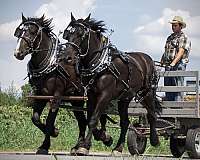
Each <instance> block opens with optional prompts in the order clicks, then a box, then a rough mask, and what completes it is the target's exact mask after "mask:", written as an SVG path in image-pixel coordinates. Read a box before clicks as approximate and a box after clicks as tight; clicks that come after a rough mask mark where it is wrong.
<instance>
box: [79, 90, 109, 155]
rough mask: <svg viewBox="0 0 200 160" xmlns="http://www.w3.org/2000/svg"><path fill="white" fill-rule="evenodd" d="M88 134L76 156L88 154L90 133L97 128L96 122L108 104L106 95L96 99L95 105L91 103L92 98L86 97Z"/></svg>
mask: <svg viewBox="0 0 200 160" xmlns="http://www.w3.org/2000/svg"><path fill="white" fill-rule="evenodd" d="M88 97H89V98H88V99H89V101H88V121H89V123H88V128H89V130H88V133H87V136H86V138H85V141H84V143H83V144H82V145H80V146H79V148H78V150H77V154H80V155H87V154H88V153H89V149H90V146H91V139H92V132H93V130H94V129H96V128H97V125H98V121H99V118H100V116H101V115H102V113H103V112H104V111H105V107H106V106H107V104H108V102H109V100H108V99H109V98H107V94H102V96H100V97H99V98H97V99H98V102H97V103H96V105H95V103H94V102H95V101H93V99H94V97H93V96H91V97H90V96H88Z"/></svg>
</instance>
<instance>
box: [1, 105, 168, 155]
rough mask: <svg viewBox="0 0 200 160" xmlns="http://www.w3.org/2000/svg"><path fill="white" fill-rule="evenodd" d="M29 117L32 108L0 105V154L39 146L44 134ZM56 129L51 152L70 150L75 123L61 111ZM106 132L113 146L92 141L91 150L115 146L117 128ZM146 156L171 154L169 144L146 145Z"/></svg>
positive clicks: (75, 130)
mask: <svg viewBox="0 0 200 160" xmlns="http://www.w3.org/2000/svg"><path fill="white" fill-rule="evenodd" d="M47 110H48V108H46V109H45V112H44V114H43V115H42V117H41V119H42V120H44V119H45V118H46V115H47ZM31 115H32V109H31V108H26V107H22V106H20V105H13V106H9V105H5V106H0V120H1V121H0V133H1V136H0V151H36V149H37V148H38V147H39V146H40V144H41V143H42V141H43V138H44V135H43V133H42V132H41V131H40V130H39V129H38V128H36V127H35V126H34V125H33V124H32V121H31ZM115 118H116V117H115ZM116 119H118V118H116ZM56 126H57V127H58V128H59V130H60V134H59V136H58V137H57V138H51V148H50V149H51V151H70V149H71V147H73V146H74V145H75V143H76V140H77V136H78V127H77V122H76V120H75V119H74V117H73V116H70V115H69V114H68V111H67V110H65V109H60V111H59V113H58V116H57V119H56ZM110 126H112V124H110ZM108 132H109V134H110V135H112V137H113V138H114V144H113V145H112V146H111V147H105V146H104V145H103V143H101V142H97V141H94V140H93V145H92V148H91V150H92V151H107V152H111V151H112V148H113V147H114V146H115V144H116V143H117V139H118V136H119V129H116V128H108ZM125 150H126V151H127V146H125ZM146 153H154V154H158V153H159V154H170V151H169V143H168V141H165V140H162V141H161V145H160V146H159V147H157V148H155V147H151V146H150V145H148V146H147V148H146Z"/></svg>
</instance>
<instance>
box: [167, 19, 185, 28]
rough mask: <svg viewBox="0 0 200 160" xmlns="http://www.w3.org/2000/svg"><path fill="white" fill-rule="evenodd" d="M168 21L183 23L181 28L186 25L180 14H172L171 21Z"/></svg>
mask: <svg viewBox="0 0 200 160" xmlns="http://www.w3.org/2000/svg"><path fill="white" fill-rule="evenodd" d="M169 23H171V24H173V23H180V24H182V25H183V28H185V27H186V23H185V22H184V21H183V18H182V17H181V16H174V18H173V20H172V21H169Z"/></svg>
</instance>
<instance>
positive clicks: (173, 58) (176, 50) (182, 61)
mask: <svg viewBox="0 0 200 160" xmlns="http://www.w3.org/2000/svg"><path fill="white" fill-rule="evenodd" d="M169 23H171V25H172V31H173V33H172V34H171V35H170V36H169V37H168V38H167V41H166V44H165V52H164V54H163V56H162V58H161V65H164V66H165V71H176V70H183V71H184V70H186V65H187V63H188V62H189V59H188V56H189V52H190V48H191V42H190V41H189V39H188V37H187V36H186V35H185V34H184V33H183V32H182V29H183V28H185V27H186V23H185V22H184V21H183V18H182V17H180V16H175V17H174V18H173V20H172V21H170V22H169ZM164 85H165V86H181V85H184V77H165V78H164ZM166 100H167V101H182V100H183V92H182V93H181V92H174V93H172V92H166Z"/></svg>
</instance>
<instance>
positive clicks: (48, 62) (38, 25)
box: [14, 14, 112, 154]
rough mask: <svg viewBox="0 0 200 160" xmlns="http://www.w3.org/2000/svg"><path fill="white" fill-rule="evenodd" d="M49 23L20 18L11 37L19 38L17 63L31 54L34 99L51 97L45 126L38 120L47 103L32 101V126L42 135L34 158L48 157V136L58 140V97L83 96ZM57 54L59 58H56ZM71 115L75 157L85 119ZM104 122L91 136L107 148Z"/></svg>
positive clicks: (78, 103) (80, 103) (108, 140)
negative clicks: (74, 124)
mask: <svg viewBox="0 0 200 160" xmlns="http://www.w3.org/2000/svg"><path fill="white" fill-rule="evenodd" d="M51 21H52V19H45V17H44V15H43V16H42V17H41V18H26V17H24V16H23V14H22V22H21V24H20V25H19V26H18V27H17V28H16V30H15V33H14V35H15V36H16V37H17V38H18V43H17V47H16V49H15V52H14V56H15V57H16V58H17V59H18V60H23V59H24V58H25V56H26V55H28V54H31V59H30V61H29V63H28V76H29V82H30V84H31V86H32V87H33V89H34V95H44V96H49V95H51V96H54V98H53V99H51V100H50V109H49V114H48V117H47V119H46V124H44V123H42V122H41V120H40V116H41V114H42V112H43V109H44V107H45V106H46V104H47V102H49V100H38V99H35V100H34V101H33V116H32V122H33V123H34V125H36V126H37V127H38V128H39V129H40V130H41V131H42V132H43V133H44V134H45V139H44V141H43V143H42V145H41V146H40V147H39V148H38V150H37V152H36V153H37V154H47V153H48V150H49V148H50V136H52V137H57V136H58V133H59V132H58V129H57V128H55V126H54V123H55V119H56V115H57V113H58V110H59V104H60V102H61V99H60V97H61V96H63V95H79V96H80V95H83V90H82V86H80V81H79V79H78V78H77V75H76V72H75V68H74V62H73V61H72V60H71V59H70V58H69V59H68V57H67V53H66V48H67V46H65V47H63V46H62V45H59V46H58V37H56V36H55V34H54V33H53V32H52V27H51ZM57 48H60V49H57ZM63 48H64V49H63ZM69 48H70V46H69ZM68 50H69V49H68ZM57 52H59V54H58V55H57V56H55V55H56V54H57ZM70 102H71V104H72V106H81V107H83V105H84V102H83V101H70ZM73 113H74V115H75V118H76V119H77V121H78V126H79V137H78V140H77V144H76V145H75V147H73V148H72V149H71V154H75V152H76V149H77V147H78V146H79V144H80V143H81V142H82V141H83V140H84V138H85V131H86V126H87V119H86V117H85V115H84V112H83V111H73ZM106 119H107V116H106V115H105V114H104V115H102V117H101V129H100V130H98V129H96V132H95V135H94V136H95V137H96V140H101V141H103V143H104V144H105V145H107V146H110V145H111V144H112V137H110V136H109V135H107V134H105V125H106Z"/></svg>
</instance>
